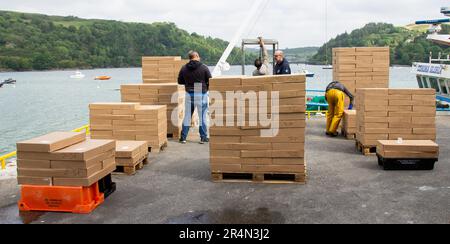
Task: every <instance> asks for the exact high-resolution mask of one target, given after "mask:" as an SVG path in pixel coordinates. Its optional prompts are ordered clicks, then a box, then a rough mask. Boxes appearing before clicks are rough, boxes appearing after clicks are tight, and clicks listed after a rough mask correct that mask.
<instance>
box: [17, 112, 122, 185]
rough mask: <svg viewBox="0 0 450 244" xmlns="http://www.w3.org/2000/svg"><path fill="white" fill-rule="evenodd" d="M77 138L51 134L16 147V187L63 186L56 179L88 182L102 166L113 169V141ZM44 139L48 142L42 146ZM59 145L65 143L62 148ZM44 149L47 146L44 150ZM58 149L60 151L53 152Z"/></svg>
mask: <svg viewBox="0 0 450 244" xmlns="http://www.w3.org/2000/svg"><path fill="white" fill-rule="evenodd" d="M102 113H104V111H103V112H102ZM78 134H79V133H75V134H73V133H52V134H50V135H51V136H48V135H47V136H44V137H38V138H35V139H32V140H29V141H27V142H25V143H19V145H21V146H20V147H19V150H18V151H17V158H18V170H17V172H18V182H19V184H28V185H55V186H64V185H60V184H59V183H58V181H56V180H55V179H56V178H59V179H65V178H78V179H82V178H90V177H92V176H94V175H97V174H98V173H99V172H101V171H104V169H105V167H104V166H105V165H113V166H114V167H115V160H114V150H115V142H114V141H111V140H92V139H86V138H85V134H84V133H82V134H81V135H82V136H79V135H78ZM65 135H69V136H68V137H66V136H65ZM77 137H78V139H77ZM74 138H75V139H77V140H75V139H74ZM44 139H47V140H48V142H42V140H44ZM61 141H65V144H64V143H61ZM35 145H38V146H37V147H35ZM43 145H45V146H48V147H47V149H46V148H44V147H45V146H43ZM55 145H58V146H55ZM52 147H53V148H52ZM58 147H60V149H59V150H56V151H53V150H54V148H58ZM62 147H63V148H62ZM24 150H29V151H24ZM105 172H106V171H105ZM105 176H106V175H105ZM94 183H95V182H94ZM75 186H87V185H75Z"/></svg>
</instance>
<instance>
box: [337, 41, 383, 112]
mask: <svg viewBox="0 0 450 244" xmlns="http://www.w3.org/2000/svg"><path fill="white" fill-rule="evenodd" d="M389 67H390V49H389V47H357V48H334V49H333V80H335V81H339V82H341V83H343V84H344V85H345V86H346V87H347V89H348V90H349V91H350V92H351V93H352V94H354V95H355V94H356V89H361V88H389ZM349 103H350V101H349V99H348V98H346V103H345V104H346V105H347V106H348V105H349Z"/></svg>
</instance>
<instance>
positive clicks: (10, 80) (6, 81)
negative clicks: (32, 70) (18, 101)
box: [3, 78, 17, 84]
mask: <svg viewBox="0 0 450 244" xmlns="http://www.w3.org/2000/svg"><path fill="white" fill-rule="evenodd" d="M16 82H17V81H16V80H14V79H12V78H9V79H7V80H5V81H4V82H3V83H4V84H16Z"/></svg>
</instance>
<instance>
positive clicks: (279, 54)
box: [275, 50, 292, 75]
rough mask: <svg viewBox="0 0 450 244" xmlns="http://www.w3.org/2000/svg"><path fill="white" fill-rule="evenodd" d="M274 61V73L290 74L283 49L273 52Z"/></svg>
mask: <svg viewBox="0 0 450 244" xmlns="http://www.w3.org/2000/svg"><path fill="white" fill-rule="evenodd" d="M275 61H276V65H275V75H290V74H291V73H292V72H291V67H290V65H289V61H287V60H286V58H284V53H283V51H280V50H278V51H276V52H275Z"/></svg>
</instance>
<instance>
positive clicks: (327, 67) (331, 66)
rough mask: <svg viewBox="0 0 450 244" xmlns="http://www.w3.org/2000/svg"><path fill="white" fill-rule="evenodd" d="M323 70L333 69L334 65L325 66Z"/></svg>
mask: <svg viewBox="0 0 450 244" xmlns="http://www.w3.org/2000/svg"><path fill="white" fill-rule="evenodd" d="M322 69H333V65H327V66H324V67H323V68H322Z"/></svg>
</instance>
